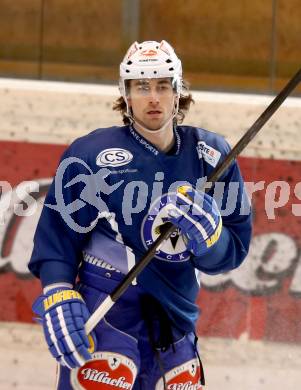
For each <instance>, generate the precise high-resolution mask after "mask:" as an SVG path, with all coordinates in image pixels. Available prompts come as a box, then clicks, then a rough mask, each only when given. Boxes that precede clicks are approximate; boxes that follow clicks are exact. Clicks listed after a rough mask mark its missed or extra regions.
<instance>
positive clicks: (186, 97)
mask: <svg viewBox="0 0 301 390" xmlns="http://www.w3.org/2000/svg"><path fill="white" fill-rule="evenodd" d="M191 103H194V100H193V98H192V95H191V93H190V92H189V84H188V83H187V81H185V80H183V81H182V93H181V94H180V99H179V110H178V113H177V116H176V118H175V122H176V123H182V122H183V120H184V118H185V115H186V114H187V112H188V110H189V107H190V104H191ZM113 110H114V111H119V112H120V114H121V115H122V120H123V123H124V124H125V125H129V124H130V123H131V121H130V118H129V117H128V115H127V110H126V103H125V100H124V98H123V97H122V96H120V97H119V98H118V99H117V100H116V101H115V102H114V103H113Z"/></svg>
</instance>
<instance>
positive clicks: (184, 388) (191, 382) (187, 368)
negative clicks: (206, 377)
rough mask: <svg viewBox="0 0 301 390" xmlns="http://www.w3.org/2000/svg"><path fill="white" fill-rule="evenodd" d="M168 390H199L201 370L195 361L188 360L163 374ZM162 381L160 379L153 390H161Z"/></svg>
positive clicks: (200, 387)
mask: <svg viewBox="0 0 301 390" xmlns="http://www.w3.org/2000/svg"><path fill="white" fill-rule="evenodd" d="M165 380H166V388H167V389H168V390H201V389H202V386H201V370H200V366H199V364H198V362H197V360H196V359H192V360H189V361H188V362H186V363H184V364H181V365H180V366H177V367H175V368H173V369H172V370H170V371H168V372H167V373H166V374H165ZM163 388H164V386H163V379H162V378H160V379H159V381H158V382H157V384H156V388H155V390H163Z"/></svg>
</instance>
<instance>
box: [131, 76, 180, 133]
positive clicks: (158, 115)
mask: <svg viewBox="0 0 301 390" xmlns="http://www.w3.org/2000/svg"><path fill="white" fill-rule="evenodd" d="M175 96H176V95H175V92H174V90H173V87H172V83H171V79H170V78H161V79H141V80H131V81H130V88H129V97H128V102H129V105H130V107H131V108H132V111H133V116H134V118H135V119H137V121H138V122H140V123H141V124H142V125H143V126H144V127H146V128H148V129H150V130H157V129H160V128H161V127H162V126H163V125H164V124H165V123H166V121H168V119H169V118H170V117H171V115H172V112H173V109H174V105H175Z"/></svg>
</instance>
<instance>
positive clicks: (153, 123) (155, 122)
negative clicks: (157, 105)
mask: <svg viewBox="0 0 301 390" xmlns="http://www.w3.org/2000/svg"><path fill="white" fill-rule="evenodd" d="M145 124H146V127H147V128H148V129H149V130H153V131H156V130H159V129H161V127H162V126H163V125H164V121H163V120H162V119H161V118H160V119H159V118H153V119H151V120H147V121H146V123H145Z"/></svg>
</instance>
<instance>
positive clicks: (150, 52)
mask: <svg viewBox="0 0 301 390" xmlns="http://www.w3.org/2000/svg"><path fill="white" fill-rule="evenodd" d="M164 77H170V78H172V85H173V87H174V89H175V92H176V93H177V95H178V96H180V93H181V89H182V64H181V61H180V59H179V58H178V57H177V55H176V53H175V51H174V49H173V48H172V47H171V45H170V44H169V43H168V42H166V41H164V40H163V41H161V42H156V41H145V42H142V43H138V42H134V43H133V44H132V45H131V47H130V48H129V50H128V51H127V53H126V55H125V57H124V59H123V61H122V62H121V64H120V80H119V89H120V93H121V96H123V98H124V99H125V101H127V96H126V95H127V92H126V80H133V79H154V78H164Z"/></svg>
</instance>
